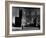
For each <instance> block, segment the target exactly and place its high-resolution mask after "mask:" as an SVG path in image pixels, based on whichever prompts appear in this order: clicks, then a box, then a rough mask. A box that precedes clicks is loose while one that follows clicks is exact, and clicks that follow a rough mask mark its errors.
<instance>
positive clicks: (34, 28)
mask: <svg viewBox="0 0 46 38" xmlns="http://www.w3.org/2000/svg"><path fill="white" fill-rule="evenodd" d="M12 30H13V31H24V30H39V28H38V27H23V30H22V27H13V28H12Z"/></svg>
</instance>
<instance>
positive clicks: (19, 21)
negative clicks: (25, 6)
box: [15, 9, 22, 27]
mask: <svg viewBox="0 0 46 38" xmlns="http://www.w3.org/2000/svg"><path fill="white" fill-rule="evenodd" d="M21 19H22V9H19V17H15V27H21Z"/></svg>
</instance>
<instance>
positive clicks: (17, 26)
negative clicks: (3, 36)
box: [12, 6, 40, 31]
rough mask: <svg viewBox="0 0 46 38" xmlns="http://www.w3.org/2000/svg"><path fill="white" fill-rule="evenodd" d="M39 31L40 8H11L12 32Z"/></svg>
mask: <svg viewBox="0 0 46 38" xmlns="http://www.w3.org/2000/svg"><path fill="white" fill-rule="evenodd" d="M28 30H40V8H35V7H14V6H13V7H12V31H28Z"/></svg>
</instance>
